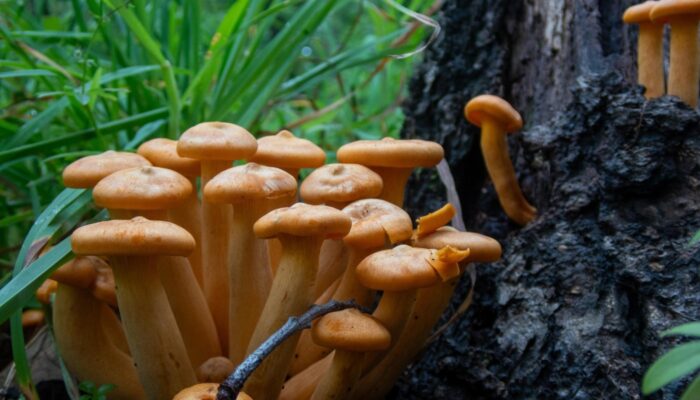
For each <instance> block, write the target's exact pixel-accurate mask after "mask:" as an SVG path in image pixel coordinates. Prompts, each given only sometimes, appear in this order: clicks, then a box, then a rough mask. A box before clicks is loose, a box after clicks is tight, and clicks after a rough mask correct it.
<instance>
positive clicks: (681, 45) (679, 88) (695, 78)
mask: <svg viewBox="0 0 700 400" xmlns="http://www.w3.org/2000/svg"><path fill="white" fill-rule="evenodd" d="M649 16H650V17H651V20H652V21H653V22H655V23H669V24H670V25H671V54H670V70H669V72H668V94H670V95H672V96H678V97H680V99H681V100H683V101H684V102H685V103H686V104H688V105H689V106H691V107H692V108H695V107H697V105H698V83H699V81H700V66H699V65H698V64H699V63H698V19H700V0H664V1H658V2H656V4H654V7H653V8H652V9H651V13H650V14H649Z"/></svg>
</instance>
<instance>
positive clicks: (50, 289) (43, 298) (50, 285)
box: [36, 279, 58, 304]
mask: <svg viewBox="0 0 700 400" xmlns="http://www.w3.org/2000/svg"><path fill="white" fill-rule="evenodd" d="M56 289H58V282H56V281H55V280H53V279H47V280H45V281H44V283H42V284H41V286H39V289H37V290H36V298H37V300H39V302H40V303H42V304H49V303H51V294H53V293H56Z"/></svg>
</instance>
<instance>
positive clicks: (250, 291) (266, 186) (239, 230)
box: [204, 163, 297, 365]
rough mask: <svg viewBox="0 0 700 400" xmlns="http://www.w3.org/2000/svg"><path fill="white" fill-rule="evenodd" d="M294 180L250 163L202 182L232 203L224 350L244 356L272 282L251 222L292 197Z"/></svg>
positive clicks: (210, 195)
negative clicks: (227, 318)
mask: <svg viewBox="0 0 700 400" xmlns="http://www.w3.org/2000/svg"><path fill="white" fill-rule="evenodd" d="M296 190H297V181H296V179H294V178H293V177H292V176H291V175H289V174H288V173H286V172H284V171H283V170H281V169H279V168H274V167H266V166H263V165H259V164H256V163H248V164H245V165H241V166H238V167H234V168H230V169H227V170H225V171H224V172H222V173H220V174H219V175H217V176H215V177H214V178H213V179H211V180H210V181H209V183H207V185H206V186H205V187H204V198H205V199H206V200H207V201H209V202H211V203H214V204H220V203H225V204H231V205H233V219H232V223H231V234H230V236H231V237H232V238H234V240H233V241H231V243H230V247H229V259H230V261H229V262H228V266H229V273H228V279H229V305H228V310H229V326H230V327H235V329H229V335H228V355H229V358H230V359H231V361H233V363H234V364H236V365H237V364H239V363H241V362H242V361H243V359H244V358H245V356H246V352H247V350H248V343H249V342H250V338H251V336H252V335H253V330H254V329H255V325H256V324H257V322H258V318H259V317H260V315H261V313H262V309H263V307H264V306H265V301H266V299H267V295H268V293H269V292H270V285H271V283H272V271H271V270H270V265H269V261H268V257H267V256H268V253H267V246H266V242H265V241H264V240H262V239H258V238H256V237H255V234H254V233H253V225H254V224H255V221H257V220H258V219H260V218H261V217H262V216H263V215H265V214H267V213H268V212H269V211H270V210H272V209H273V208H274V207H275V205H276V204H275V203H276V202H277V200H278V199H281V198H286V199H293V198H294V195H295V193H296Z"/></svg>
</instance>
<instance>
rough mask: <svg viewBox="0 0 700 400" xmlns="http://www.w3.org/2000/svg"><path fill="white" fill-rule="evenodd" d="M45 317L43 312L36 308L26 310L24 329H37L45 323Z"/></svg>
mask: <svg viewBox="0 0 700 400" xmlns="http://www.w3.org/2000/svg"><path fill="white" fill-rule="evenodd" d="M45 317H46V315H45V314H44V311H43V310H39V309H36V308H33V309H29V310H24V311H23V312H22V328H25V329H27V328H36V327H37V326H39V325H41V324H43V323H44V318H45Z"/></svg>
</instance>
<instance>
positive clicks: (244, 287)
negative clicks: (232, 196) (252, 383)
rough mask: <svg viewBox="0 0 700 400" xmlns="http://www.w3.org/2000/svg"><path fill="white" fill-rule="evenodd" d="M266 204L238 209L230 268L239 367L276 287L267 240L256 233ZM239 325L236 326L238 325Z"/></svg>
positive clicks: (234, 354) (234, 357)
mask: <svg viewBox="0 0 700 400" xmlns="http://www.w3.org/2000/svg"><path fill="white" fill-rule="evenodd" d="M262 203H265V202H242V203H238V204H235V205H234V211H233V221H232V224H231V237H234V238H236V239H235V240H233V241H231V244H230V249H229V251H230V259H231V262H230V264H229V268H230V269H229V296H230V297H229V326H231V327H234V326H235V329H229V333H228V343H229V353H228V354H229V359H230V360H231V361H232V362H233V363H234V364H235V365H238V364H239V363H241V362H242V361H243V359H244V358H245V356H246V354H247V350H248V343H249V342H250V339H251V337H252V336H253V331H254V330H255V326H256V325H257V322H258V319H259V318H260V315H261V314H262V312H263V307H264V306H265V301H266V299H267V295H268V294H269V292H270V286H271V284H272V271H271V270H270V266H269V262H268V248H267V246H266V243H265V240H262V239H258V238H256V237H255V234H254V233H253V224H255V221H257V220H258V219H259V218H260V217H261V216H262V215H264V214H265V213H266V212H267V211H268V206H266V205H264V204H262ZM234 324H235V325H234Z"/></svg>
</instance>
